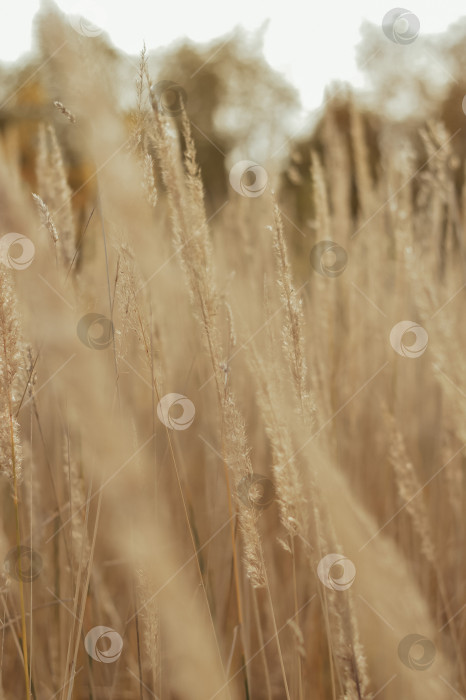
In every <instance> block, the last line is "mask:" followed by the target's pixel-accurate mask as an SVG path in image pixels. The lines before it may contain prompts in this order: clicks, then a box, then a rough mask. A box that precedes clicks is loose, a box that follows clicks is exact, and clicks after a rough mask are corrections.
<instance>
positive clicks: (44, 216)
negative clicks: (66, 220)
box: [32, 193, 58, 243]
mask: <svg viewBox="0 0 466 700" xmlns="http://www.w3.org/2000/svg"><path fill="white" fill-rule="evenodd" d="M32 196H33V198H34V201H35V203H36V204H37V208H38V210H39V214H40V218H41V221H42V224H43V225H44V226H45V228H46V229H47V231H48V232H49V233H50V236H51V237H52V241H53V242H54V243H56V242H57V241H58V233H57V229H56V227H55V224H54V222H53V219H52V215H51V214H50V211H49V208H48V206H47V205H46V203H45V202H44V200H43V199H41V198H40V197H39V195H38V194H34V193H32Z"/></svg>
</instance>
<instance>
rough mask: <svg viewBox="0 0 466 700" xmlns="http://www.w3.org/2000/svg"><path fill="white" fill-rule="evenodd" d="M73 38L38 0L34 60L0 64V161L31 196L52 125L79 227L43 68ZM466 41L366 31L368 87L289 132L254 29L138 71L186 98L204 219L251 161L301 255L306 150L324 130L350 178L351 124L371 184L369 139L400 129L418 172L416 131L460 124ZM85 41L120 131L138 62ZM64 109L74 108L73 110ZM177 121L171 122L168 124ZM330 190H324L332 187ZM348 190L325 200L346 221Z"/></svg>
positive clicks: (88, 186) (287, 109)
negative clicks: (396, 39)
mask: <svg viewBox="0 0 466 700" xmlns="http://www.w3.org/2000/svg"><path fill="white" fill-rule="evenodd" d="M51 34H52V35H55V36H56V41H55V44H56V47H57V49H56V51H55V52H53V51H52V52H50V35H51ZM72 34H74V30H73V29H72V28H71V27H70V25H69V23H68V21H67V17H66V15H64V14H63V13H62V12H61V10H60V9H59V8H58V7H57V6H56V5H55V4H54V3H53V1H52V0H46V2H44V3H43V6H42V9H41V11H40V12H39V13H38V15H37V16H36V19H35V31H34V37H35V43H34V47H33V50H32V52H31V53H30V54H28V55H27V56H25V57H24V58H23V59H22V61H21V62H18V63H16V64H10V65H0V78H1V83H0V84H1V87H0V138H1V142H2V145H3V151H4V153H5V154H6V155H7V156H8V157H11V156H15V157H16V158H19V159H20V166H21V171H22V175H23V178H24V180H25V181H26V182H27V183H29V185H30V186H31V189H34V187H35V154H36V144H37V132H38V125H39V124H40V123H41V122H43V121H46V122H50V123H53V125H54V127H55V129H56V131H57V134H58V137H59V140H60V143H61V145H62V148H63V150H64V155H65V159H66V165H67V172H68V179H69V185H70V187H71V189H72V190H73V191H74V192H76V191H78V190H79V191H78V192H77V194H76V196H75V197H74V198H73V206H74V209H75V213H76V215H77V217H78V221H80V222H81V225H82V223H83V222H84V221H85V220H86V218H87V216H88V212H89V207H90V201H91V200H92V199H93V197H95V191H94V184H93V182H92V173H93V164H92V162H91V160H90V159H88V158H87V155H86V153H84V152H83V150H82V148H81V147H80V144H79V139H77V138H76V135H73V133H72V132H70V130H69V129H68V128H67V126H68V125H67V124H66V120H64V118H63V115H61V114H60V113H59V112H57V110H56V109H55V108H54V106H53V102H54V101H55V100H60V97H61V93H62V91H63V90H62V87H63V86H61V85H60V84H59V80H60V78H59V77H58V78H57V75H58V76H60V73H59V72H58V73H57V72H54V71H47V70H43V64H44V62H50V63H52V64H53V62H56V61H60V50H61V47H62V46H63V44H64V43H66V42H67V37H69V36H70V35H72ZM45 36H47V37H48V39H47V41H45V39H44V37H45ZM465 36H466V19H463V20H461V21H459V22H458V23H456V24H455V25H454V26H453V27H452V28H451V31H449V32H448V33H447V34H445V35H444V36H442V37H441V38H439V37H430V36H425V37H424V36H420V37H419V38H418V39H417V40H416V42H414V43H413V44H411V45H409V46H403V47H400V46H398V45H396V44H393V43H391V42H390V41H388V40H386V38H385V37H384V36H383V34H382V32H381V29H380V27H375V26H373V25H370V24H368V23H366V24H364V25H363V26H362V28H361V43H360V45H359V46H358V48H357V54H358V61H359V65H360V66H361V68H362V69H363V70H364V72H365V74H366V76H367V89H366V90H364V91H360V92H358V93H357V94H356V93H355V91H354V90H353V89H352V88H351V87H350V86H348V85H345V84H333V85H331V86H329V87H328V90H327V93H326V95H325V96H324V100H323V104H322V106H321V107H320V108H319V109H318V110H316V111H315V112H314V113H312V114H310V115H309V117H308V120H307V124H306V125H305V126H304V127H303V126H302V121H301V127H300V128H298V129H297V128H296V125H297V124H298V123H299V117H300V115H302V109H301V105H300V101H299V95H298V93H297V91H296V89H295V88H294V87H293V86H291V85H290V84H289V83H288V82H287V81H286V79H285V78H284V76H283V75H281V74H279V73H277V72H276V71H275V70H273V69H272V68H271V67H270V66H269V65H268V63H267V62H266V60H265V59H264V56H263V53H262V33H261V31H259V32H257V33H253V34H249V33H246V32H244V31H242V30H240V29H236V30H235V31H233V32H232V33H231V34H229V35H227V36H223V37H221V38H219V39H216V40H213V41H212V42H210V43H209V44H207V45H197V44H194V43H192V42H190V41H188V40H180V41H179V42H177V43H176V44H174V45H171V46H169V47H162V48H160V47H159V48H157V49H153V47H147V51H148V67H149V71H150V75H151V79H152V81H153V84H156V83H157V82H158V81H161V80H171V81H174V82H175V83H178V84H179V85H180V86H182V87H183V89H184V90H185V92H186V96H187V110H188V114H189V118H190V121H191V124H192V128H193V136H194V139H195V144H196V148H197V152H198V161H199V164H200V167H201V171H202V177H203V181H204V186H205V193H206V205H207V211H208V214H211V213H213V212H214V211H215V210H216V209H217V208H218V207H219V206H220V205H221V204H222V203H223V202H224V201H225V200H226V199H228V194H229V183H228V172H229V169H230V167H231V166H232V165H233V163H235V162H237V161H238V160H254V161H256V162H259V163H261V164H263V165H264V166H265V167H266V168H267V170H268V172H269V175H270V174H272V175H273V178H274V180H275V182H276V183H277V185H276V188H277V189H278V190H279V198H280V201H281V202H282V206H283V211H284V212H285V213H287V212H288V214H289V217H290V220H289V222H288V224H289V225H290V234H291V240H292V244H293V241H294V242H295V244H296V246H297V249H298V252H299V247H300V239H301V241H302V238H303V235H302V234H303V233H304V235H306V236H307V235H308V234H310V235H311V239H312V231H313V227H314V211H313V204H312V202H313V197H312V175H311V158H310V153H311V150H313V151H315V152H317V153H318V154H319V155H320V156H321V158H322V160H325V154H324V153H323V150H322V147H321V146H322V138H323V135H324V133H325V130H327V129H332V130H333V133H334V137H335V144H336V153H337V152H338V150H339V153H340V156H338V157H341V158H342V159H343V160H344V161H345V162H347V163H349V165H350V168H351V172H352V173H353V175H354V157H353V153H352V148H353V146H352V138H351V133H352V130H353V129H354V128H356V127H355V124H356V122H357V128H360V129H362V131H363V134H364V138H365V141H366V143H367V144H368V145H369V148H368V155H369V161H370V167H371V172H370V176H371V177H372V178H373V180H374V181H375V182H376V181H377V178H378V172H379V167H380V165H379V163H380V139H379V135H380V133H381V132H382V130H383V129H385V130H386V129H387V125H388V126H389V127H390V128H391V129H393V130H397V131H402V132H406V133H405V135H406V137H407V138H408V137H409V138H410V140H411V141H412V142H414V143H417V144H418V145H419V154H418V161H419V163H418V164H419V167H421V168H422V166H423V163H424V162H425V152H424V151H423V149H422V147H421V146H422V144H421V139H420V137H419V129H420V128H422V127H423V126H424V125H426V124H428V123H429V122H430V121H432V122H442V123H443V124H444V125H445V128H446V131H447V133H448V134H453V133H455V132H457V131H458V129H461V128H462V126H463V124H464V120H465V118H466V117H465V113H464V111H463V106H462V104H463V98H464V96H465V93H466V79H465V77H464V75H463V71H462V67H463V66H464V64H465V60H466V55H465V54H466V44H465V41H464V38H465ZM86 41H90V42H92V52H93V53H92V60H90V61H89V65H88V66H87V70H96V71H99V73H100V74H101V75H102V82H103V84H104V85H105V89H106V90H107V91H108V93H109V97H111V99H112V100H113V101H114V103H115V104H116V105H118V108H120V109H121V110H122V111H123V112H124V113H125V115H126V117H127V123H128V128H129V127H130V125H131V120H132V116H133V114H134V110H135V106H136V77H137V70H138V62H139V57H138V56H128V55H126V54H123V53H122V52H121V51H119V50H118V49H116V48H115V47H114V46H112V45H111V43H110V41H109V39H108V37H107V36H106V34H105V33H103V34H101V35H99V36H97V37H94V38H92V39H86ZM400 48H401V49H402V50H401V51H400ZM96 56H98V60H96V59H95V57H96ZM315 70H319V67H318V66H310V67H309V80H312V73H313V71H315ZM52 75H53V76H54V77H53V80H51V79H50V76H52ZM64 79H66V76H65V78H64ZM76 101H77V102H79V90H78V89H77V90H76ZM66 106H67V107H68V108H69V109H70V110H71V111H73V104H67V105H66ZM90 118H91V117H90ZM177 121H178V120H177V119H176V118H175V120H174V122H175V124H176V123H177ZM178 126H179V125H178ZM455 147H456V148H457V150H458V163H456V164H455V169H456V176H455V177H456V184H457V187H458V192H459V191H460V189H461V186H462V183H463V181H464V168H463V167H462V163H463V160H464V155H465V153H464V151H465V137H464V136H463V135H461V134H460V138H458V139H455ZM327 157H328V155H327ZM423 159H424V160H423ZM324 165H325V163H324ZM88 181H89V182H88ZM158 184H160V182H159V183H158ZM329 185H330V187H329V189H330V192H331V193H332V183H329ZM160 186H161V185H160ZM356 192H357V191H356V187H355V179H354V177H353V182H352V183H351V186H350V187H349V191H348V192H346V193H343V192H336V193H335V192H334V196H345V197H348V198H349V199H350V202H351V211H352V213H353V214H354V217H355V218H356V216H357V214H358V208H359V203H358V201H357V193H356ZM330 204H331V202H330ZM288 224H287V225H288Z"/></svg>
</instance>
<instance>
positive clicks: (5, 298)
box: [0, 269, 31, 700]
mask: <svg viewBox="0 0 466 700" xmlns="http://www.w3.org/2000/svg"><path fill="white" fill-rule="evenodd" d="M21 353H22V347H21V338H20V329H19V320H18V316H17V312H16V302H15V298H14V292H13V288H12V286H11V282H10V280H9V279H8V276H7V273H6V272H5V271H4V270H2V269H0V386H1V389H2V391H1V396H2V403H3V406H2V414H3V415H2V430H1V439H0V451H1V453H0V454H1V462H2V464H3V465H6V467H5V466H3V470H4V471H6V473H7V475H8V477H9V478H10V480H11V483H12V489H13V506H14V512H15V533H16V547H17V552H18V561H17V566H18V579H19V597H20V608H21V643H22V649H23V667H24V682H25V686H26V698H27V700H29V698H30V697H31V690H30V679H29V662H28V643H27V629H26V606H25V600H24V585H23V573H22V564H21V559H22V552H21V527H20V516H19V485H20V480H21V447H20V440H19V430H18V423H17V421H16V417H15V411H14V403H15V401H16V399H17V395H16V384H17V382H16V381H15V380H16V379H17V377H18V373H19V370H20V360H21ZM5 415H6V425H7V426H8V428H7V429H6V430H5V427H6V425H5V423H4V422H3V417H4V416H5ZM6 433H8V435H7V434H6Z"/></svg>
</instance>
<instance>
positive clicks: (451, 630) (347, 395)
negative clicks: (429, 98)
mask: <svg viewBox="0 0 466 700" xmlns="http://www.w3.org/2000/svg"><path fill="white" fill-rule="evenodd" d="M70 31H71V30H70ZM81 39H83V38H82V37H81V38H80V39H79V41H78V40H77V39H76V38H74V40H73V41H71V39H70V41H69V42H68V44H67V46H66V47H65V48H64V49H63V51H62V52H61V56H60V62H59V63H58V62H56V61H50V63H49V64H48V65H47V66H46V67H45V68H44V70H45V71H48V72H49V77H51V78H52V77H53V78H54V84H56V85H58V86H62V93H61V94H60V95H58V97H59V98H60V100H59V101H58V100H56V101H55V106H56V110H54V111H53V115H54V124H41V125H40V127H39V129H38V133H37V190H36V192H37V194H36V193H34V197H31V192H30V190H29V189H28V187H27V186H26V185H25V183H23V182H21V179H20V177H19V175H18V173H19V166H18V163H16V162H14V160H13V159H11V158H9V159H6V158H1V159H0V192H1V195H0V197H1V207H0V224H1V230H0V234H2V235H3V234H5V233H8V232H9V231H17V232H19V233H22V234H24V235H25V236H28V237H29V238H31V239H32V240H33V242H34V245H35V257H34V260H33V262H32V263H31V265H29V267H27V269H23V270H17V269H7V266H6V265H3V267H2V269H1V270H0V383H1V398H0V411H1V425H0V450H1V473H2V480H1V481H0V484H1V488H2V493H1V499H2V500H1V502H2V519H1V531H0V560H2V561H3V559H4V558H5V557H6V556H7V554H8V553H9V552H10V554H9V557H10V560H11V556H12V555H11V551H12V550H13V552H14V551H15V548H16V550H17V551H19V547H20V546H27V547H31V548H32V549H33V550H34V551H35V552H36V553H37V554H38V555H40V558H41V561H42V568H41V570H40V572H39V575H38V576H37V577H36V578H35V579H34V580H33V581H32V582H30V583H29V582H23V581H22V580H21V579H22V578H24V576H23V575H22V573H21V571H20V572H19V576H18V575H16V577H15V575H13V574H14V571H13V572H12V569H11V567H10V568H8V567H6V568H5V567H4V569H3V571H2V578H1V591H0V619H1V623H0V633H1V634H0V698H1V699H3V698H5V699H6V700H10V698H15V699H16V698H22V697H25V698H28V699H29V698H30V697H33V698H36V699H37V700H42V699H43V700H51V698H60V699H61V700H71V698H75V699H78V698H92V699H93V700H98V699H99V698H115V699H117V698H118V699H125V698H131V699H133V698H141V699H142V698H151V697H157V698H161V699H166V700H169V699H170V698H173V699H175V698H177V699H181V698H183V699H186V700H187V699H188V698H189V700H197V699H199V700H214V699H215V698H218V699H219V698H225V699H228V700H230V699H231V700H235V699H238V700H240V699H243V698H250V699H251V700H262V699H264V700H265V699H267V700H271V699H273V700H278V699H281V698H287V700H304V699H305V698H306V699H307V698H312V699H315V700H323V699H326V698H328V699H329V700H356V699H361V700H362V699H364V700H369V698H373V697H379V698H384V699H386V700H390V699H395V698H400V697H402V698H410V700H421V699H423V700H425V698H429V700H444V699H445V700H447V698H452V697H454V696H455V693H456V696H458V697H462V694H465V693H466V685H465V672H464V652H465V643H466V629H465V625H464V610H463V606H464V594H465V573H466V571H465V560H464V543H465V533H464V519H463V511H464V476H463V471H462V468H463V461H464V460H463V457H462V449H463V441H464V417H465V403H464V402H465V395H464V392H463V386H462V381H463V379H464V372H463V371H462V370H463V369H464V367H463V365H464V359H463V357H464V355H463V353H462V348H463V347H464V341H465V340H466V338H465V337H464V336H465V331H464V324H463V323H462V309H463V294H464V292H461V290H462V289H463V286H464V282H463V280H464V262H463V259H462V257H461V256H460V255H458V249H460V250H462V246H463V245H464V243H463V240H462V239H460V238H459V236H461V235H462V230H463V228H462V226H463V225H464V224H465V223H466V216H465V210H464V207H463V205H462V203H461V198H458V197H457V195H456V193H455V188H454V185H453V170H452V168H451V167H450V165H451V163H450V161H449V156H450V155H451V150H450V151H449V150H448V149H451V144H450V143H449V141H448V139H449V138H450V136H449V135H448V134H446V133H445V132H444V131H443V130H442V128H441V126H439V125H430V127H429V130H427V131H426V132H425V134H424V136H423V137H424V143H425V147H426V151H425V153H424V154H423V155H424V161H425V162H426V165H425V167H424V168H423V169H422V171H421V172H420V173H418V174H417V175H415V176H414V177H413V173H414V172H415V170H416V167H415V166H414V164H413V155H412V153H413V151H412V147H411V146H410V144H409V143H406V142H402V141H398V140H397V136H396V135H395V132H394V131H393V130H390V128H389V127H388V126H387V133H384V134H381V143H383V148H381V153H382V156H381V157H382V167H381V168H380V173H379V177H378V179H377V180H375V179H374V178H373V176H372V175H371V171H370V167H369V162H368V156H369V153H368V148H367V145H366V144H365V140H364V130H363V126H362V123H361V119H360V116H359V113H358V110H357V106H356V105H354V106H353V108H352V113H351V115H352V116H351V119H352V122H351V157H352V161H353V162H354V172H351V171H350V168H349V162H350V158H349V153H348V152H347V151H346V150H345V149H346V145H345V143H344V141H343V140H342V139H341V136H340V135H339V134H337V132H336V130H335V129H336V127H335V122H334V115H333V113H332V105H331V104H330V106H329V107H328V116H327V117H326V122H325V125H324V126H325V128H324V134H325V138H324V151H323V154H317V153H313V154H312V157H311V167H312V178H311V181H312V183H313V187H312V192H311V191H310V192H309V196H314V199H315V201H314V211H315V222H314V226H313V231H314V233H313V236H314V237H312V235H311V234H310V233H308V234H307V235H306V236H305V237H304V239H303V237H302V235H301V234H300V233H298V232H297V231H296V229H295V228H294V227H293V226H291V225H288V221H289V220H290V219H291V220H292V219H293V211H290V209H289V208H288V209H287V212H286V215H284V214H285V212H284V211H283V210H282V208H283V205H282V203H281V201H280V192H279V189H278V187H277V185H278V183H273V182H272V176H270V180H269V183H268V187H267V190H266V192H265V193H264V194H263V195H262V196H261V197H257V198H248V197H241V196H240V195H238V194H237V193H236V192H235V191H234V190H233V189H231V191H230V196H229V199H228V201H226V202H220V203H219V208H218V209H217V211H216V212H213V213H212V214H211V215H210V216H209V220H208V217H207V214H206V209H205V204H204V195H203V185H202V174H201V173H200V171H199V168H198V166H197V161H196V151H195V143H194V140H193V135H192V131H191V124H190V119H189V105H188V107H187V108H186V109H184V110H183V112H182V114H181V115H180V116H179V117H177V124H178V127H179V129H178V128H176V127H175V122H174V120H173V119H172V118H171V117H170V116H167V115H166V114H164V113H163V110H160V109H158V108H156V106H154V103H153V95H151V92H150V89H149V87H150V86H149V81H150V78H149V75H148V72H147V65H146V57H145V54H144V53H143V55H142V57H141V66H140V71H139V76H138V79H137V84H136V91H137V97H138V100H137V101H138V108H137V112H136V114H135V115H134V119H133V122H132V126H131V132H129V131H128V125H127V123H126V122H124V121H123V120H122V119H121V117H120V116H119V113H118V110H117V109H115V108H114V103H113V101H112V93H111V90H110V89H103V88H102V85H103V83H102V82H101V81H104V80H105V77H104V76H100V75H99V74H97V73H96V72H95V71H92V70H90V69H89V66H90V65H91V63H92V53H89V48H88V46H89V44H88V43H87V44H86V49H85V50H86V58H85V61H84V63H82V62H81V61H80V60H78V59H79V57H80V56H81V54H80V52H82V51H84V43H85V42H84V40H81ZM51 50H52V49H51ZM68 105H72V109H71V107H69V106H68ZM59 120H61V122H60V121H59ZM57 124H59V125H60V131H57ZM65 127H66V129H67V130H75V131H74V132H71V131H70V132H69V134H70V136H69V138H73V139H75V140H77V141H78V142H79V144H80V147H81V148H82V150H83V152H86V153H89V154H91V156H92V159H93V161H94V163H95V174H94V175H93V180H94V185H95V186H96V192H97V196H96V199H95V201H93V202H91V203H90V205H89V211H88V212H86V217H85V220H86V222H87V223H86V227H85V229H84V230H77V227H76V220H77V219H76V216H75V212H74V211H73V207H72V203H73V194H74V193H73V192H72V191H71V189H70V187H69V185H68V182H67V163H66V161H65V159H64V158H63V153H62V146H61V144H60V140H59V138H58V137H57V133H62V132H63V129H64V128H65ZM66 133H68V132H66ZM263 165H264V167H266V168H267V167H268V164H263ZM272 171H273V167H272V166H271V167H270V172H272ZM352 177H354V179H355V187H356V190H357V193H358V201H359V212H360V213H359V215H358V218H357V220H356V221H354V220H353V218H352V212H351V210H350V200H351V187H352V182H351V178H352ZM274 189H275V194H273V190H274ZM458 199H459V201H457V200H458ZM464 201H466V194H465V195H464V197H463V202H464ZM439 212H443V216H447V220H448V221H449V222H450V224H449V226H448V227H447V230H446V232H445V227H444V218H443V217H442V216H441V215H440V213H439ZM455 223H456V225H455ZM322 240H332V241H334V242H336V243H338V244H339V245H340V246H342V247H343V248H344V249H345V250H346V252H347V255H348V264H347V267H346V269H345V270H344V271H343V272H342V274H340V275H338V276H337V277H334V278H332V277H327V276H325V274H324V275H321V274H319V273H318V272H316V271H315V270H314V269H313V268H312V267H311V265H310V264H309V262H308V261H309V254H310V251H311V248H312V246H313V245H314V244H315V243H317V242H318V241H322ZM440 255H441V264H440V262H439V256H440ZM326 264H332V263H331V261H330V262H329V261H328V260H327V263H326ZM90 313H96V314H101V315H102V316H103V317H104V321H105V323H106V325H105V324H104V325H103V326H102V325H100V326H99V325H98V324H97V326H95V327H92V328H90V330H89V336H88V338H87V341H88V342H87V344H86V343H85V342H82V338H80V337H79V334H78V332H77V326H78V323H79V322H80V319H82V318H83V317H84V316H85V315H86V314H90ZM105 319H106V320H105ZM406 319H410V320H412V321H414V322H417V323H419V324H420V325H421V326H423V327H424V328H426V330H427V331H428V335H429V342H428V347H427V350H426V352H425V353H424V354H423V355H422V356H420V357H418V358H416V359H410V358H406V357H401V356H400V355H398V354H397V353H396V352H395V351H394V349H393V348H392V346H391V344H390V341H389V334H390V330H391V328H392V327H393V326H394V325H395V324H396V323H398V322H400V321H402V320H406ZM110 322H111V323H110ZM20 327H21V328H20ZM99 329H100V331H101V332H102V333H103V336H102V337H104V336H105V334H107V335H106V336H105V338H106V340H105V343H104V345H105V347H102V348H97V349H96V348H95V343H96V342H97V341H98V334H97V336H95V335H93V333H94V332H95V331H96V330H97V331H98V330H99ZM102 329H104V330H103V331H102ZM23 342H26V343H28V345H29V346H30V350H29V352H27V351H26V350H25V349H24V348H23V345H22V344H23ZM93 345H94V347H93ZM170 393H178V394H181V395H183V396H185V397H187V398H188V399H189V400H190V401H191V402H192V403H193V404H194V407H195V417H194V421H193V423H192V424H191V425H190V426H189V427H188V428H187V429H185V430H176V429H171V428H170V427H168V426H166V425H164V423H163V422H162V421H161V420H160V415H159V414H158V407H159V404H160V401H161V400H162V399H163V397H164V396H166V395H167V394H170ZM173 417H174V418H175V419H176V417H177V415H176V414H175V413H174V414H173ZM257 474H259V475H262V476H263V477H266V478H267V479H269V480H270V481H271V482H272V483H273V486H274V499H273V502H272V503H271V504H270V505H269V507H266V508H261V507H259V505H260V499H261V495H263V494H262V492H261V486H260V482H258V483H257V489H258V491H257V492H254V493H251V498H256V499H257V502H256V503H255V504H254V505H251V502H249V503H248V500H247V499H245V498H244V488H245V484H246V485H247V484H249V483H250V482H252V481H253V480H254V476H255V475H257ZM252 491H254V489H252ZM258 504H259V505H258ZM331 553H337V554H340V555H341V556H342V557H346V558H347V559H349V560H350V562H352V563H353V564H354V566H355V568H356V578H355V580H354V582H353V584H352V585H351V586H350V587H348V588H347V589H346V590H331V588H328V587H326V586H325V585H323V583H322V581H321V580H320V578H319V576H318V575H317V568H318V565H319V562H320V561H321V560H322V559H323V558H324V557H325V556H327V555H328V554H331ZM13 559H14V554H13ZM20 561H21V562H23V565H24V563H25V564H27V561H26V562H25V560H24V558H20ZM16 574H18V570H17V571H16ZM337 578H338V576H337ZM18 579H19V580H18ZM98 626H104V627H108V628H111V630H113V631H114V632H115V633H116V635H117V636H119V638H120V639H121V640H122V643H123V647H122V650H121V655H120V656H119V658H118V660H117V661H115V662H113V663H106V662H102V661H99V660H98V659H95V658H92V656H91V655H90V654H88V653H87V652H86V648H85V638H86V635H87V634H88V632H89V631H90V630H92V629H93V628H94V627H98ZM414 633H418V634H421V635H423V636H424V637H426V638H427V639H429V640H431V641H432V642H433V643H434V644H435V648H436V656H435V660H434V663H432V665H430V666H429V668H427V669H426V670H422V671H420V670H415V669H412V668H408V667H407V666H406V665H404V664H403V663H402V662H401V660H400V658H399V656H398V645H399V643H400V641H401V640H402V639H403V638H404V637H405V636H406V635H408V634H414ZM107 648H108V644H107V646H106V645H105V643H103V646H102V647H101V648H100V650H101V651H103V652H105V651H106V649H107ZM418 651H419V649H418Z"/></svg>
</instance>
